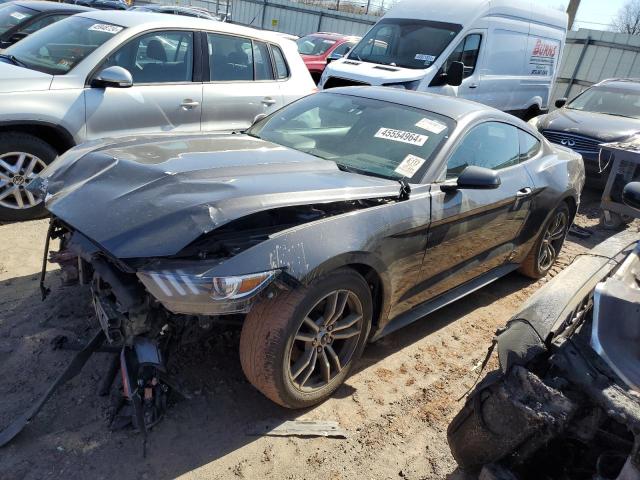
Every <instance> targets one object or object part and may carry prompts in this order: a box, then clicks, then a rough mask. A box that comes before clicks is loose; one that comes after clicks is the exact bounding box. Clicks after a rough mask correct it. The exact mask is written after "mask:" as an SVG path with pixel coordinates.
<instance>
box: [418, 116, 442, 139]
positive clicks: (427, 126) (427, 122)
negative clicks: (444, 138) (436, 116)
mask: <svg viewBox="0 0 640 480" xmlns="http://www.w3.org/2000/svg"><path fill="white" fill-rule="evenodd" d="M416 127H420V128H421V129H423V130H426V131H428V132H431V133H435V134H436V135H438V134H439V133H442V131H443V130H445V129H446V128H447V126H446V125H445V124H444V123H440V122H438V121H436V120H431V119H429V118H423V119H422V120H420V121H419V122H418V123H416Z"/></svg>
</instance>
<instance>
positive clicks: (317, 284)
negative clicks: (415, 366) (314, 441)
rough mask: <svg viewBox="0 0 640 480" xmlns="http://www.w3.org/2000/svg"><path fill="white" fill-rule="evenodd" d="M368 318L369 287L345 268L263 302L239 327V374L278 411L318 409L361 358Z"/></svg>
mask: <svg viewBox="0 0 640 480" xmlns="http://www.w3.org/2000/svg"><path fill="white" fill-rule="evenodd" d="M332 305H335V306H336V307H335V308H333V309H332ZM341 306H342V309H341V308H340V307H341ZM331 312H333V313H331ZM372 315H373V305H372V300H371V293H370V291H369V286H368V285H367V282H366V281H365V280H364V278H362V277H361V276H360V275H359V274H358V273H357V272H355V271H353V270H351V269H349V268H343V269H340V270H336V271H334V272H331V273H329V274H327V275H325V276H322V277H320V278H318V279H316V280H315V281H314V282H312V283H311V284H310V285H309V286H306V287H298V288H296V289H294V290H291V291H288V292H285V293H281V294H279V295H277V296H276V297H275V298H272V299H268V298H265V299H264V300H262V301H260V302H259V303H258V304H256V305H255V306H254V307H253V308H252V309H251V311H250V312H249V314H248V315H247V318H246V319H245V321H244V325H243V327H242V334H241V337H240V362H241V364H242V370H243V371H244V373H245V375H246V377H247V379H248V380H249V382H251V384H253V386H254V387H256V388H257V389H258V390H260V392H262V393H263V394H264V395H265V396H266V397H268V398H269V399H271V400H272V401H274V402H275V403H278V404H280V405H282V406H283V407H287V408H306V407H310V406H312V405H315V404H317V403H320V402H322V401H324V400H325V399H327V398H328V397H329V396H331V394H332V393H333V392H334V391H335V390H336V389H337V388H338V387H339V386H340V385H341V384H342V382H344V380H345V379H346V378H347V376H348V375H349V373H350V371H351V369H352V367H353V365H354V363H355V362H356V361H357V360H358V359H359V358H360V356H361V355H362V351H363V350H364V347H365V344H366V342H367V338H368V336H369V330H370V328H371V318H372ZM358 317H360V319H359V320H357V319H358ZM325 318H327V320H325ZM354 320H357V321H355V322H354ZM352 322H353V323H352ZM339 337H340V338H339ZM342 337H344V338H342ZM305 365H306V366H305Z"/></svg>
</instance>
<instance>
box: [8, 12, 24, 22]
mask: <svg viewBox="0 0 640 480" xmlns="http://www.w3.org/2000/svg"><path fill="white" fill-rule="evenodd" d="M11 16H12V17H13V18H15V19H16V20H22V19H23V18H26V15H25V14H24V13H20V12H13V13H12V14H11Z"/></svg>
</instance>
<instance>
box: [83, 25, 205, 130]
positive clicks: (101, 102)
mask: <svg viewBox="0 0 640 480" xmlns="http://www.w3.org/2000/svg"><path fill="white" fill-rule="evenodd" d="M194 37H195V33H194V32H192V31H184V30H167V31H153V32H149V33H145V34H143V35H140V36H138V37H136V38H134V39H131V40H129V41H128V42H127V43H126V44H125V45H123V46H122V47H120V48H119V49H118V50H117V51H115V52H114V53H113V54H111V55H110V56H109V57H108V58H106V59H105V61H104V62H103V63H102V65H101V66H100V67H99V68H98V69H96V71H95V72H94V76H95V75H97V74H98V73H99V72H100V71H101V70H102V69H104V68H106V67H110V66H120V67H122V68H125V69H126V70H128V71H129V72H130V73H131V76H132V78H133V86H132V87H130V88H115V87H108V88H98V87H92V86H88V87H87V88H86V90H85V100H86V124H87V139H93V138H101V137H105V136H111V135H116V136H117V135H132V134H140V133H155V132H197V131H200V120H201V114H202V83H200V82H194V53H193V52H194V48H193V47H194ZM88 83H89V85H91V79H89V82H88Z"/></svg>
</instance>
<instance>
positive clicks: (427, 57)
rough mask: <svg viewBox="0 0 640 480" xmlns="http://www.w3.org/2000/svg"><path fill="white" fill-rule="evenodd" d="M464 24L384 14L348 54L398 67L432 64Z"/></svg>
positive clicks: (363, 59)
mask: <svg viewBox="0 0 640 480" xmlns="http://www.w3.org/2000/svg"><path fill="white" fill-rule="evenodd" d="M460 30H462V25H457V24H454V23H442V22H431V21H427V20H410V19H399V18H384V19H382V20H380V21H379V22H378V23H377V24H376V25H375V26H374V27H373V28H372V29H371V30H369V33H367V35H366V36H365V37H364V38H363V39H362V40H361V41H360V43H358V45H356V46H355V47H354V48H353V50H351V53H350V54H349V58H351V59H355V60H361V61H363V62H371V63H379V64H382V65H395V66H398V67H405V68H414V69H423V68H429V67H430V66H431V65H432V64H433V62H435V61H436V59H437V58H438V57H439V56H440V55H441V54H442V52H443V51H444V49H445V48H447V46H448V45H449V44H450V43H451V41H452V40H453V39H454V38H455V37H456V35H458V33H459V32H460Z"/></svg>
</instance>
